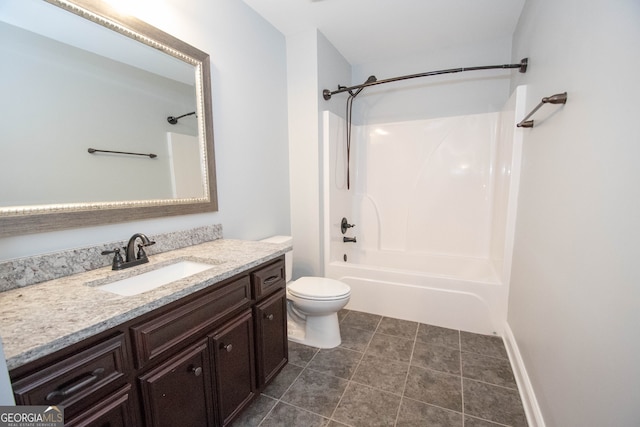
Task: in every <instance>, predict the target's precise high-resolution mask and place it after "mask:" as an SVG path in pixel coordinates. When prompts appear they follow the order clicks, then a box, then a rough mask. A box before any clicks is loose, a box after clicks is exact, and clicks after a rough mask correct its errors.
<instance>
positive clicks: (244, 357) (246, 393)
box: [209, 310, 256, 426]
mask: <svg viewBox="0 0 640 427" xmlns="http://www.w3.org/2000/svg"><path fill="white" fill-rule="evenodd" d="M209 339H210V340H211V347H212V348H213V372H214V378H215V382H216V390H218V391H219V392H218V393H217V398H216V403H217V409H218V411H217V412H218V416H219V421H220V425H223V426H224V425H227V424H228V423H229V422H230V421H231V420H232V419H233V418H234V417H235V415H236V414H237V413H238V412H239V411H240V410H241V409H242V408H244V407H245V406H246V405H247V404H248V403H249V402H251V400H252V399H253V397H254V395H255V393H256V376H255V351H254V342H253V316H252V314H251V310H247V311H245V312H244V313H243V314H242V315H240V316H238V317H236V318H234V319H233V320H232V321H230V322H228V323H227V324H225V325H224V326H222V327H221V328H220V329H218V330H217V331H215V332H214V333H213V334H212V335H211V336H210V337H209Z"/></svg>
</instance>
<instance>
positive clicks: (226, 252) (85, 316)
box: [0, 239, 291, 369]
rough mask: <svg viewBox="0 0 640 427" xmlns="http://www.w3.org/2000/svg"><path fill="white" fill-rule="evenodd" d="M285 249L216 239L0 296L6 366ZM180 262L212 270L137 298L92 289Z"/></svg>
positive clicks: (286, 246) (107, 326) (47, 351)
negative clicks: (127, 265) (207, 265)
mask: <svg viewBox="0 0 640 427" xmlns="http://www.w3.org/2000/svg"><path fill="white" fill-rule="evenodd" d="M289 250H291V245H290V244H274V243H265V242H254V241H241V240H227V239H220V240H215V241H212V242H207V243H202V244H199V245H195V246H190V247H187V248H183V249H177V250H174V251H170V252H164V253H161V254H156V255H151V256H150V257H149V263H148V264H143V265H140V266H136V267H131V268H129V269H125V270H120V271H112V270H111V267H104V268H99V269H96V270H92V271H88V272H86V273H80V274H75V275H72V276H66V277H62V278H59V279H55V280H50V281H48V282H43V283H40V284H37V285H32V286H28V287H24V288H19V289H13V290H10V291H5V292H0V336H1V337H2V341H3V344H4V352H5V357H6V358H7V366H8V368H9V369H13V368H16V367H18V366H21V365H23V364H25V363H27V362H30V361H33V360H35V359H38V358H40V357H42V356H45V355H47V354H50V353H53V352H55V351H57V350H60V349H62V348H64V347H66V346H68V345H70V344H74V343H76V342H79V341H81V340H83V339H85V338H87V337H90V336H92V335H95V334H97V333H100V332H102V331H105V330H107V329H110V328H112V327H114V326H117V325H119V324H122V323H124V322H126V321H128V320H131V319H133V318H135V317H138V316H140V315H142V314H145V313H148V312H149V311H151V310H154V309H156V308H158V307H161V306H163V305H165V304H168V303H170V302H173V301H175V300H178V299H180V298H182V297H185V296H187V295H190V294H192V293H194V292H197V291H199V290H201V289H204V288H206V287H208V286H211V285H212V284H214V283H217V282H220V281H222V280H224V279H227V278H229V277H232V276H234V275H236V274H238V273H240V272H242V271H244V270H247V269H250V268H252V267H255V266H257V265H260V264H262V263H263V262H266V261H269V260H271V259H274V258H277V257H278V256H280V255H282V254H284V253H285V252H287V251H289ZM179 260H191V261H197V262H205V263H210V264H213V265H214V266H213V267H212V268H210V269H208V270H205V271H203V272H201V273H198V274H195V275H193V276H189V277H187V278H185V279H182V280H179V281H176V282H172V283H169V284H166V285H163V286H160V287H159V288H156V289H154V290H151V291H148V292H144V293H141V294H139V295H133V296H120V295H116V294H113V293H111V292H107V291H104V290H101V289H98V288H97V287H96V286H99V285H101V284H106V283H109V282H112V281H115V280H120V279H123V278H127V277H130V276H133V275H137V274H140V273H143V272H146V271H150V270H153V269H155V268H158V267H161V266H163V265H167V264H172V263H174V262H176V261H179Z"/></svg>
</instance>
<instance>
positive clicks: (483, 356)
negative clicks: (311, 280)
mask: <svg viewBox="0 0 640 427" xmlns="http://www.w3.org/2000/svg"><path fill="white" fill-rule="evenodd" d="M340 328H341V333H342V345H341V346H340V347H337V348H334V349H328V350H319V349H317V348H313V347H307V346H304V345H300V344H297V343H293V342H289V364H288V365H287V366H285V368H284V369H283V370H282V372H281V373H280V374H279V375H278V377H277V378H276V379H275V380H274V382H273V383H272V384H271V385H269V387H267V389H266V390H265V391H264V393H263V394H262V395H260V396H259V397H258V398H257V399H256V400H255V401H254V403H253V404H252V405H251V406H250V407H249V408H248V409H247V410H246V411H245V412H244V413H243V414H242V415H241V418H240V419H238V420H237V421H236V422H235V423H234V424H233V427H256V426H260V427H271V426H280V427H314V426H319V427H320V426H323V427H325V426H326V427H341V426H342V427H344V426H352V427H361V426H362V427H373V426H389V427H408V426H412V427H413V426H443V427H444V426H457V427H463V426H464V427H496V426H526V425H527V422H526V418H525V415H524V410H523V407H522V403H521V401H520V396H519V393H518V390H517V386H516V382H515V379H514V376H513V372H512V370H511V365H510V363H509V360H508V359H507V353H506V350H505V348H504V344H503V342H502V339H500V338H498V337H493V336H485V335H477V334H472V333H468V332H460V331H457V330H452V329H445V328H440V327H437V326H430V325H425V324H420V323H416V322H408V321H405V320H398V319H392V318H388V317H381V316H377V315H373V314H368V313H363V312H358V311H348V310H342V311H341V312H340Z"/></svg>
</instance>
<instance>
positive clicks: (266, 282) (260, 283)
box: [251, 258, 286, 299]
mask: <svg viewBox="0 0 640 427" xmlns="http://www.w3.org/2000/svg"><path fill="white" fill-rule="evenodd" d="M251 282H252V283H253V296H254V298H255V299H259V298H260V297H262V296H265V295H267V294H269V293H271V292H273V291H275V290H277V289H280V288H284V287H285V285H286V279H285V270H284V259H282V258H280V259H278V260H277V261H276V262H274V263H272V264H269V265H267V266H266V267H263V268H261V269H260V270H257V271H254V272H253V273H251Z"/></svg>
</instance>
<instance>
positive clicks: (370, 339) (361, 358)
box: [329, 312, 382, 424]
mask: <svg viewBox="0 0 640 427" xmlns="http://www.w3.org/2000/svg"><path fill="white" fill-rule="evenodd" d="M350 313H351V312H349V313H347V315H346V316H345V319H346V317H347V316H348V315H349V314H350ZM380 322H382V317H380V320H378V324H377V325H376V328H375V329H374V331H373V334H371V338H369V342H367V346H366V347H365V349H364V351H363V352H362V356H360V360H359V361H358V364H357V365H356V367H355V369H354V370H353V373H352V374H351V375H350V376H349V379H348V380H347V386H346V387H345V388H344V391H343V392H342V395H341V396H340V399H339V400H338V404H337V405H336V407H335V408H334V409H333V412H332V413H331V416H330V417H329V419H330V420H333V419H334V418H333V416H334V415H335V413H336V411H337V410H338V407H339V406H340V403H342V398H343V397H344V395H345V394H346V392H347V389H348V388H349V386H350V385H351V379H352V378H353V376H354V375H355V374H356V372H357V370H358V368H359V367H360V364H362V360H363V359H364V355H365V354H366V353H367V350H368V349H369V346H370V345H371V341H372V340H373V336H374V335H375V334H376V332H375V331H376V330H378V327H379V326H380ZM355 329H357V328H355ZM343 348H344V347H343ZM347 350H348V349H347ZM352 351H355V350H352ZM356 384H359V383H358V382H356ZM334 421H337V420H334ZM338 422H340V423H342V421H338ZM343 424H344V423H343Z"/></svg>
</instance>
